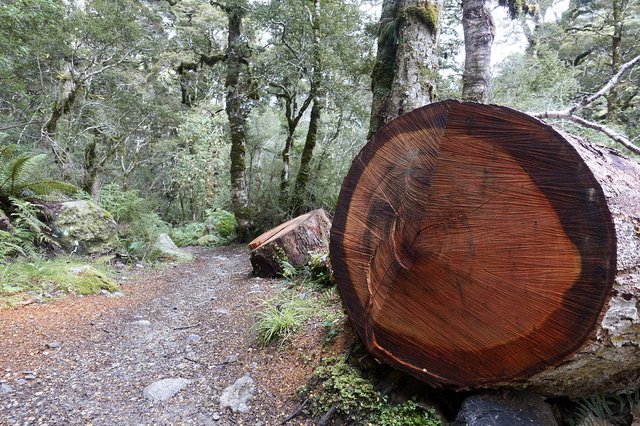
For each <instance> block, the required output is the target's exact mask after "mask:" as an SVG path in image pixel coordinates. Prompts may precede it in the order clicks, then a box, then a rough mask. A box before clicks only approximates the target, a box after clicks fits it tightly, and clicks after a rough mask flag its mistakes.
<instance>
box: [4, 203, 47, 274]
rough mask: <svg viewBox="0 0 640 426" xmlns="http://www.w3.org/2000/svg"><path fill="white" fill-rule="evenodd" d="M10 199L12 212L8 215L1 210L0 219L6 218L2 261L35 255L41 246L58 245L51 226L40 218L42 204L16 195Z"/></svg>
mask: <svg viewBox="0 0 640 426" xmlns="http://www.w3.org/2000/svg"><path fill="white" fill-rule="evenodd" d="M8 199H9V200H10V202H11V205H12V213H11V214H10V215H9V216H7V215H6V213H5V212H4V211H2V210H0V219H4V220H2V224H3V227H2V228H4V229H2V228H0V262H6V261H8V260H9V259H10V258H13V257H16V256H31V255H35V254H36V253H37V250H38V248H39V247H45V246H55V245H57V243H56V242H55V241H54V240H53V238H52V236H51V228H49V226H48V225H46V224H45V223H44V222H42V221H41V220H40V219H39V218H38V215H39V214H41V212H42V206H40V205H37V204H34V203H31V202H29V201H26V200H20V199H18V198H14V197H9V198H8Z"/></svg>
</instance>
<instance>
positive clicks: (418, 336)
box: [330, 101, 640, 396]
mask: <svg viewBox="0 0 640 426" xmlns="http://www.w3.org/2000/svg"><path fill="white" fill-rule="evenodd" d="M639 194H640V166H639V165H638V164H637V163H636V162H634V161H631V160H628V159H625V158H623V157H621V156H619V155H618V154H616V153H615V152H612V151H610V150H608V149H605V148H600V147H595V146H593V145H591V144H589V143H587V142H585V141H583V140H580V139H576V138H573V137H571V136H568V135H564V134H561V133H559V132H558V131H556V130H554V129H553V128H552V127H550V126H548V125H546V124H544V123H542V122H540V121H538V120H536V119H534V118H531V117H530V116H528V115H525V114H522V113H519V112H517V111H514V110H511V109H508V108H503V107H497V106H486V105H479V104H469V103H460V102H455V101H445V102H441V103H438V104H432V105H429V106H427V107H424V108H420V109H418V110H415V111H413V112H411V113H409V114H405V115H404V116H401V117H399V118H398V119H396V120H394V121H392V122H391V123H389V124H388V125H387V126H385V127H384V128H383V129H381V130H380V131H379V132H378V134H377V135H376V136H375V138H374V139H373V140H372V141H370V142H369V143H368V144H367V145H366V146H365V147H364V148H363V150H362V151H361V152H360V154H359V155H358V156H357V157H356V158H355V160H354V161H353V164H352V166H351V169H350V171H349V173H348V175H347V177H346V178H345V180H344V184H343V186H342V190H341V192H340V197H339V200H338V205H337V209H336V214H335V217H334V221H333V227H332V230H331V243H330V256H331V262H332V266H333V268H334V275H335V278H336V281H337V282H338V287H339V290H340V293H341V295H342V298H343V302H344V305H345V308H346V310H347V313H348V315H349V317H350V319H351V322H352V323H353V325H354V327H355V329H356V330H357V332H358V334H359V336H360V337H361V339H362V340H363V341H364V342H365V344H366V346H367V348H368V349H369V351H370V352H371V353H372V354H373V355H374V356H376V357H377V358H378V359H380V360H382V361H385V362H387V363H389V364H391V365H394V366H396V367H398V368H400V369H403V370H405V371H407V372H409V373H411V374H412V375H414V376H416V377H418V378H419V379H421V380H424V381H426V382H429V383H431V384H433V385H436V386H447V387H452V388H458V389H473V388H482V387H499V386H515V387H529V388H532V389H533V390H535V391H537V392H540V393H543V394H546V395H569V396H578V395H584V394H588V393H590V392H598V391H607V392H611V391H616V390H623V389H625V388H628V387H632V386H635V387H637V385H638V378H639V377H640V357H639V354H640V352H639V350H638V346H639V344H640V319H639V317H638V297H639V296H640V275H639V274H638V268H639V266H640V259H639V253H640V238H639V235H638V232H639V231H638V223H639V222H638V218H639V217H640V201H639V199H638V196H639Z"/></svg>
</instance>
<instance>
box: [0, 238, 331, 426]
mask: <svg viewBox="0 0 640 426" xmlns="http://www.w3.org/2000/svg"><path fill="white" fill-rule="evenodd" d="M192 253H193V254H194V255H195V260H194V261H193V262H191V263H183V264H173V265H169V266H164V267H161V268H157V269H152V270H144V271H135V270H131V271H128V272H122V273H121V277H120V278H119V281H120V282H121V287H122V291H121V293H119V294H117V295H97V296H87V297H79V296H68V297H66V298H63V299H59V300H56V301H54V302H52V303H49V304H33V305H29V306H25V307H21V308H16V309H9V310H2V311H0V336H1V337H0V424H8V425H32V424H34V425H35V424H38V425H44V424H47V425H80V424H82V425H89V424H91V425H129V424H136V425H138V424H145V425H147V424H158V425H162V424H167V425H168V424H171V425H175V424H189V425H251V426H253V425H255V426H258V425H277V424H280V423H281V422H282V421H283V420H285V419H286V418H287V417H288V416H289V415H290V414H292V413H293V412H295V411H296V409H297V407H298V405H299V403H300V402H299V400H298V398H297V397H296V389H298V388H299V387H300V386H303V385H305V383H306V381H307V379H308V377H309V376H310V375H311V374H312V372H313V369H314V367H315V366H316V365H317V364H318V362H319V360H320V358H321V357H323V356H327V354H326V353H324V352H323V351H330V350H331V349H330V348H326V347H323V345H322V343H321V340H322V330H321V329H322V327H321V326H320V325H319V324H318V325H317V326H315V327H310V328H309V327H307V329H306V332H305V333H303V334H302V335H301V336H299V337H297V338H296V339H295V340H294V341H293V342H292V343H291V344H289V345H287V347H286V350H283V349H281V348H279V347H278V346H277V345H275V346H268V347H266V348H261V347H260V346H258V345H257V344H256V341H255V338H254V337H253V336H252V333H251V326H252V325H253V323H254V321H255V315H256V313H257V311H258V310H259V309H260V305H261V303H262V302H263V301H264V300H267V299H268V298H270V297H272V296H274V295H276V294H278V293H279V292H281V291H282V288H283V284H282V281H279V280H267V279H260V278H254V277H252V275H251V266H250V263H249V256H248V252H247V250H246V249H245V248H244V247H222V248H215V249H204V248H199V249H192ZM246 376H248V377H250V378H251V379H252V380H253V396H252V397H251V398H250V399H249V400H248V401H247V402H246V404H247V405H248V407H244V408H246V409H248V412H240V411H238V412H233V411H232V410H231V409H229V408H227V407H224V406H222V405H221V400H220V397H221V395H222V394H223V392H224V390H225V388H227V387H229V386H230V385H233V384H234V382H236V380H237V379H239V378H242V377H246ZM161 379H184V380H176V381H174V382H172V383H171V384H169V387H171V386H174V385H176V383H177V386H178V388H177V389H179V388H182V390H180V391H179V392H177V393H176V394H174V395H173V396H171V397H170V398H168V399H166V398H167V397H168V396H169V395H172V394H173V393H174V392H176V388H174V389H173V390H166V389H165V390H162V389H161V390H160V391H159V393H154V392H153V389H150V388H147V387H148V386H149V385H152V384H153V383H155V382H157V381H159V380H161ZM241 382H243V383H245V385H244V388H245V390H246V388H251V387H252V386H251V385H250V384H249V383H248V382H251V380H248V379H243V381H241ZM162 383H165V384H166V382H162ZM162 383H161V384H160V385H157V386H161V385H162ZM185 385H186V386H185ZM242 387H243V386H240V388H242ZM145 388H147V391H146V392H145ZM163 392H168V393H164V394H163ZM154 398H156V400H155V402H154V401H153V399H154ZM160 399H166V400H164V401H160ZM287 424H288V425H307V424H314V422H313V421H312V420H311V419H305V418H304V416H298V417H296V418H295V419H293V420H291V421H289V422H288V423H287Z"/></svg>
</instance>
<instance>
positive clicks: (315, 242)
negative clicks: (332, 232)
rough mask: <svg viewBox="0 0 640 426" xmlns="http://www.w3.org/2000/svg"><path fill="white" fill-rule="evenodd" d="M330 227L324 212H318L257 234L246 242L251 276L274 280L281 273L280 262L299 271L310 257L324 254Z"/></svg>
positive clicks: (326, 248)
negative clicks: (251, 271)
mask: <svg viewBox="0 0 640 426" xmlns="http://www.w3.org/2000/svg"><path fill="white" fill-rule="evenodd" d="M330 228H331V221H330V220H329V218H328V217H327V213H326V212H325V211H324V210H323V209H318V210H313V211H311V212H309V213H305V214H303V215H301V216H298V217H296V218H294V219H291V220H289V221H287V222H285V223H283V224H281V225H278V226H277V227H275V228H273V229H271V230H269V231H267V232H265V233H264V234H262V235H260V236H259V237H257V238H256V239H254V240H253V241H251V242H250V243H249V249H250V250H251V265H252V266H253V273H254V275H257V276H259V277H275V276H278V275H280V274H282V267H281V263H282V261H287V262H288V263H289V264H291V265H292V266H294V267H296V268H301V267H303V266H304V265H305V264H307V263H308V262H309V261H310V260H311V257H312V256H313V255H315V254H318V255H325V254H327V253H328V251H329V229H330Z"/></svg>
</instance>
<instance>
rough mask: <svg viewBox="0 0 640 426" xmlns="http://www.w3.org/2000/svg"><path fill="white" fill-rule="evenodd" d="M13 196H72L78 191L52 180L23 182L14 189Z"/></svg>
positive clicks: (75, 188)
mask: <svg viewBox="0 0 640 426" xmlns="http://www.w3.org/2000/svg"><path fill="white" fill-rule="evenodd" d="M14 190H15V195H23V194H25V193H26V194H25V195H49V194H51V193H54V192H61V193H63V194H73V193H75V192H77V191H78V188H77V187H76V186H75V185H72V184H70V183H66V182H61V181H59V180H53V179H43V180H36V181H29V182H24V183H22V184H20V185H18V186H16V187H15V188H14Z"/></svg>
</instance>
